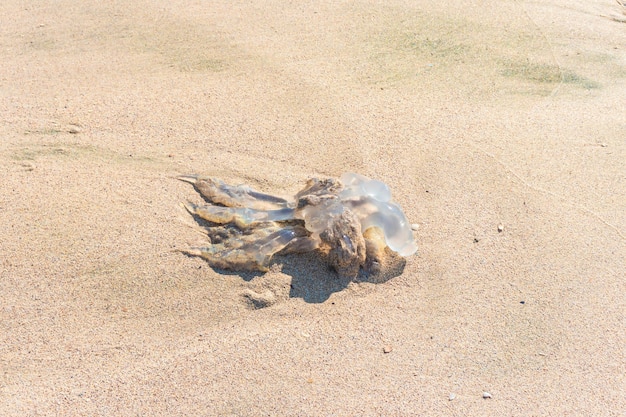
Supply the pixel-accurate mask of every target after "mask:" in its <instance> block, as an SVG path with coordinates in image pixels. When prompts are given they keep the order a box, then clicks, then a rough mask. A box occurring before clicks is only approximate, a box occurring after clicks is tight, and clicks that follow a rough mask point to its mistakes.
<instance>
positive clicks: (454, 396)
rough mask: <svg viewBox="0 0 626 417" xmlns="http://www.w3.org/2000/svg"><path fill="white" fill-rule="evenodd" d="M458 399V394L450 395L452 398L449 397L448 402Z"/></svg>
mask: <svg viewBox="0 0 626 417" xmlns="http://www.w3.org/2000/svg"><path fill="white" fill-rule="evenodd" d="M455 398H456V394H455V393H453V392H452V393H450V396H449V397H448V401H452V400H454V399H455Z"/></svg>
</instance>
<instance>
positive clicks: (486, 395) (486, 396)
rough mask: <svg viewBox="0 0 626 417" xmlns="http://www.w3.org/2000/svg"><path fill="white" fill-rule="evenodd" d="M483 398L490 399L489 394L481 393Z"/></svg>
mask: <svg viewBox="0 0 626 417" xmlns="http://www.w3.org/2000/svg"><path fill="white" fill-rule="evenodd" d="M483 398H485V399H487V398H491V394H490V393H488V392H486V391H485V392H483Z"/></svg>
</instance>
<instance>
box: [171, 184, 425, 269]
mask: <svg viewBox="0 0 626 417" xmlns="http://www.w3.org/2000/svg"><path fill="white" fill-rule="evenodd" d="M180 179H181V180H184V181H187V182H190V183H192V184H194V186H195V188H196V189H197V190H198V192H199V193H200V194H201V195H202V196H203V197H204V198H205V199H206V200H207V201H208V202H209V203H210V204H207V205H195V204H191V203H188V204H186V205H185V207H186V208H187V210H188V211H189V212H190V213H192V214H193V215H196V216H198V217H200V218H203V219H204V220H207V221H209V222H211V223H212V224H214V226H210V227H209V228H208V230H207V235H208V236H209V239H211V245H210V246H209V247H206V248H192V249H190V250H188V251H187V252H188V253H190V254H192V255H198V256H202V257H203V258H205V259H206V260H207V261H208V262H209V264H211V265H212V266H214V267H217V268H224V269H233V270H266V269H267V267H268V266H269V263H270V261H271V258H272V256H273V255H274V254H276V253H278V252H306V251H311V250H315V249H324V250H325V252H326V253H327V254H328V260H329V263H330V264H331V266H333V267H334V268H335V269H336V270H337V271H338V272H339V274H341V275H344V276H350V277H355V276H356V274H358V272H359V269H360V268H362V267H367V265H379V264H380V263H381V262H380V261H381V258H382V257H383V256H384V253H383V252H384V247H385V246H387V247H389V249H391V250H392V251H394V252H396V253H398V254H399V255H401V256H404V257H406V256H410V255H412V254H414V253H415V252H416V250H417V245H416V244H415V241H414V238H413V232H412V231H411V225H410V223H409V222H408V220H407V218H406V216H405V215H404V213H403V212H402V210H401V208H400V206H398V205H397V204H396V203H394V202H393V201H392V200H391V192H390V190H389V187H387V185H386V184H384V183H383V182H381V181H377V180H371V179H369V178H367V177H364V176H362V175H359V174H353V173H346V174H344V175H342V176H341V179H340V180H337V179H332V178H330V179H326V180H318V179H310V180H309V181H308V182H307V184H306V186H305V187H304V188H303V189H302V190H301V191H299V192H298V193H297V194H296V196H295V197H294V199H293V200H292V201H289V200H286V199H283V198H281V197H278V196H273V195H270V194H265V193H261V192H258V191H256V190H254V189H252V188H250V187H248V186H241V185H240V186H231V185H228V184H226V183H224V182H223V181H221V180H218V179H214V178H204V177H198V176H183V177H180Z"/></svg>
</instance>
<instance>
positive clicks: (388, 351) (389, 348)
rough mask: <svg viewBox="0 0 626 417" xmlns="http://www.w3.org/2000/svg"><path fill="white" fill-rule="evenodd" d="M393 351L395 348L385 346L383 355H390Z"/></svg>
mask: <svg viewBox="0 0 626 417" xmlns="http://www.w3.org/2000/svg"><path fill="white" fill-rule="evenodd" d="M392 350H393V347H391V345H385V346H383V353H390V352H391V351H392Z"/></svg>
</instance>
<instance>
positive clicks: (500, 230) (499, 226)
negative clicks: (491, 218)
mask: <svg viewBox="0 0 626 417" xmlns="http://www.w3.org/2000/svg"><path fill="white" fill-rule="evenodd" d="M503 230H504V225H501V224H499V225H498V233H502V231H503Z"/></svg>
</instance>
